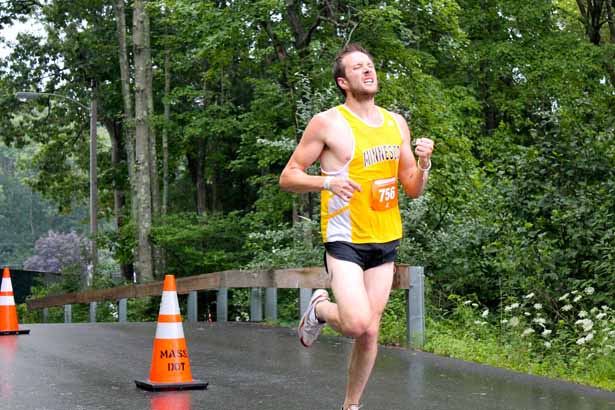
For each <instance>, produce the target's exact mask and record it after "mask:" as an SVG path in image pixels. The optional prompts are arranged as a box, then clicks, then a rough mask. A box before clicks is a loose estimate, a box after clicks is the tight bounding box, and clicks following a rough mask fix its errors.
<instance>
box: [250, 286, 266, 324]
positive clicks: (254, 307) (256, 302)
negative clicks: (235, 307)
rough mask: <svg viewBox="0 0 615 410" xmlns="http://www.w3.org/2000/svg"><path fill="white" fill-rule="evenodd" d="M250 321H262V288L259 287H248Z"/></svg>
mask: <svg viewBox="0 0 615 410" xmlns="http://www.w3.org/2000/svg"><path fill="white" fill-rule="evenodd" d="M250 321H251V322H262V321H263V290H262V289H261V288H251V289H250Z"/></svg>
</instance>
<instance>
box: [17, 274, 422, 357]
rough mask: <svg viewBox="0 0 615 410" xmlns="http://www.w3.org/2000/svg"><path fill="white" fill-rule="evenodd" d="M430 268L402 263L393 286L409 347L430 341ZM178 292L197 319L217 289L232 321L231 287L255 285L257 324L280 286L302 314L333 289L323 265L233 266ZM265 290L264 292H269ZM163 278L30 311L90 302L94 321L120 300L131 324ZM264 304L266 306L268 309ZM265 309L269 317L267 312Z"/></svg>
mask: <svg viewBox="0 0 615 410" xmlns="http://www.w3.org/2000/svg"><path fill="white" fill-rule="evenodd" d="M424 278H425V276H424V271H423V267H421V266H408V265H397V269H396V272H395V276H394V278H393V286H392V287H393V289H405V290H406V292H407V293H406V295H407V297H406V320H407V325H406V340H407V342H408V345H409V346H412V347H420V346H422V345H423V344H424V341H425V303H424V280H425V279H424ZM176 283H177V293H178V294H188V312H187V315H186V316H187V320H188V321H189V322H196V321H197V312H198V305H197V299H198V298H197V293H198V291H200V290H217V311H216V314H217V320H218V321H219V322H225V321H227V320H228V289H232V288H251V291H250V320H251V321H254V322H259V321H262V320H263V318H264V319H265V320H276V319H277V289H299V309H298V317H301V316H302V315H303V312H304V311H305V309H306V308H307V305H308V303H309V300H310V297H311V294H312V289H316V288H329V287H330V280H329V278H328V276H327V275H326V273H325V272H324V269H323V268H322V267H309V268H297V269H277V270H272V271H241V270H228V271H223V272H214V273H207V274H203V275H196V276H189V277H184V278H177V279H176ZM263 290H264V291H263ZM161 294H162V282H150V283H145V284H140V285H127V286H119V287H115V288H107V289H94V290H87V291H83V292H75V293H66V294H62V295H50V296H46V297H43V298H38V299H31V300H29V301H27V302H26V304H27V306H28V309H43V321H46V320H47V316H48V308H50V307H54V306H64V322H65V323H70V322H71V321H72V304H75V303H89V304H90V315H89V316H90V322H95V321H96V307H97V306H96V305H97V302H100V301H118V320H119V322H127V306H128V304H127V301H128V299H129V298H140V297H147V296H159V295H161ZM263 307H264V309H263ZM263 310H264V316H263Z"/></svg>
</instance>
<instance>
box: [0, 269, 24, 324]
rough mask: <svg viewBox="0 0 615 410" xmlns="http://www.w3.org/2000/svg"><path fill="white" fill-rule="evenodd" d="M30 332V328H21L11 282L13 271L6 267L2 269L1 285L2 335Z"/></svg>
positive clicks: (0, 318)
mask: <svg viewBox="0 0 615 410" xmlns="http://www.w3.org/2000/svg"><path fill="white" fill-rule="evenodd" d="M28 333H30V330H29V329H23V330H19V322H18V321H17V308H16V307H15V297H14V296H13V285H12V284H11V272H10V271H9V268H4V270H3V271H2V285H0V336H5V335H27V334H28Z"/></svg>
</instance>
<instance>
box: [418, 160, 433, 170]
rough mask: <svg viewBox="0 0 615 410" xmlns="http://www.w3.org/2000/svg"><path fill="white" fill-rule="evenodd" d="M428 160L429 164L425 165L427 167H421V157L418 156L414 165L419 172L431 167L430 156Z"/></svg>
mask: <svg viewBox="0 0 615 410" xmlns="http://www.w3.org/2000/svg"><path fill="white" fill-rule="evenodd" d="M428 161H429V165H427V168H423V167H421V159H420V158H419V160H418V161H417V163H416V166H417V167H418V168H419V170H420V171H421V172H428V171H429V170H430V169H431V158H430V159H429V160H428Z"/></svg>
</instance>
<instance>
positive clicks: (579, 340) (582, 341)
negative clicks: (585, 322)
mask: <svg viewBox="0 0 615 410" xmlns="http://www.w3.org/2000/svg"><path fill="white" fill-rule="evenodd" d="M577 344H578V345H579V346H581V345H583V344H585V338H584V337H582V338H580V339H578V340H577Z"/></svg>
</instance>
